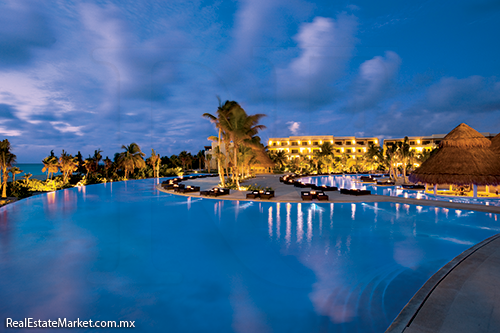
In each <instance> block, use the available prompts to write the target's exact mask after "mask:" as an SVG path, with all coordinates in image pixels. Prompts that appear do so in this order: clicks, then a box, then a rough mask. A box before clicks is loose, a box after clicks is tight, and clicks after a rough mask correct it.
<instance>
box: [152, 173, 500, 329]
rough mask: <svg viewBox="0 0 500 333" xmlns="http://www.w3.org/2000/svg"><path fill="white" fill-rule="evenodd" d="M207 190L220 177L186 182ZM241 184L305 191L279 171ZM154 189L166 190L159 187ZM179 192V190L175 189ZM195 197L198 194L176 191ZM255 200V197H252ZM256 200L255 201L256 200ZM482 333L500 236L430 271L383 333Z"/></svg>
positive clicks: (282, 193)
mask: <svg viewBox="0 0 500 333" xmlns="http://www.w3.org/2000/svg"><path fill="white" fill-rule="evenodd" d="M184 183H185V184H187V185H196V186H200V187H201V190H206V189H211V188H212V187H214V186H217V184H218V183H219V179H218V178H215V177H214V178H201V179H194V180H189V181H185V182H184ZM245 184H257V185H259V186H262V187H272V188H273V189H274V190H275V197H274V198H272V199H271V200H269V201H275V202H302V200H301V198H300V192H301V191H304V190H306V191H307V189H303V188H298V187H294V186H293V185H286V184H283V183H280V182H279V176H278V175H260V176H257V177H256V178H254V179H251V180H249V181H248V182H247V183H245ZM158 189H159V190H160V191H163V192H168V193H174V192H172V191H166V190H164V189H162V188H161V187H160V186H158ZM246 193H248V192H247V191H241V192H240V191H231V194H230V195H225V196H221V197H217V198H210V197H204V198H208V199H214V200H242V201H246V200H249V199H246V198H245V197H246ZM326 193H327V194H328V196H329V199H330V200H329V201H322V202H332V203H335V202H398V203H403V204H412V205H420V206H433V207H444V208H450V209H460V210H474V211H481V212H487V213H495V214H498V213H500V207H494V206H486V205H476V204H467V203H455V202H447V201H434V200H424V199H420V200H419V199H410V198H400V197H390V196H382V195H366V196H352V195H344V194H340V192H338V191H335V192H326ZM175 194H178V193H175ZM179 195H186V196H196V197H199V196H200V194H199V193H190V194H179ZM252 200H253V199H252ZM259 200H260V199H257V200H253V201H259ZM265 201H268V200H265ZM396 332H397V333H400V332H404V333H431V332H432V333H435V332H438V333H462V332H463V333H476V332H477V333H482V332H500V234H499V235H496V236H493V237H491V238H489V239H487V240H485V241H483V242H481V243H479V244H476V245H475V246H473V247H472V248H470V249H468V250H466V251H464V252H463V253H462V254H460V255H459V256H457V257H456V258H455V259H453V260H452V261H450V262H449V263H448V264H446V265H445V266H444V267H443V268H441V269H440V270H439V271H438V272H437V273H436V274H434V275H433V276H432V277H431V278H430V279H429V280H428V281H427V282H426V283H425V285H424V286H423V287H422V288H421V289H420V290H419V291H418V292H417V293H416V294H415V296H414V297H413V298H412V299H411V300H410V302H409V303H408V304H407V305H406V306H405V308H404V309H403V310H402V311H401V313H400V314H399V316H398V317H397V318H396V319H395V320H394V322H393V323H392V325H391V326H390V327H389V328H388V329H387V331H386V333H396Z"/></svg>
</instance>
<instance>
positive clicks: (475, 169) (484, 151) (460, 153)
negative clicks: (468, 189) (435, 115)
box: [410, 123, 500, 185]
mask: <svg viewBox="0 0 500 333" xmlns="http://www.w3.org/2000/svg"><path fill="white" fill-rule="evenodd" d="M490 145H491V141H490V140H488V139H487V138H485V137H484V136H483V135H482V134H481V133H479V132H477V131H476V130H475V129H473V128H471V127H469V126H467V125H466V124H463V123H462V124H460V125H458V126H457V127H455V129H453V130H452V131H451V132H450V133H448V135H446V136H445V137H444V139H443V140H442V141H441V143H440V145H439V150H438V152H437V153H436V154H435V155H433V156H431V157H430V158H429V159H428V160H427V161H425V162H424V163H422V165H421V166H420V167H419V168H417V169H416V170H415V171H414V172H413V173H412V174H411V175H410V180H411V181H413V182H423V183H428V184H457V185H465V184H476V185H497V184H500V155H496V154H495V153H493V151H492V150H491V149H490Z"/></svg>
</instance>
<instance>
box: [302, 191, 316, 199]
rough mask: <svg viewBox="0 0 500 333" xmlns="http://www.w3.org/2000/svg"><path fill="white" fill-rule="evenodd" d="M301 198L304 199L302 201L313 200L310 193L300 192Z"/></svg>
mask: <svg viewBox="0 0 500 333" xmlns="http://www.w3.org/2000/svg"><path fill="white" fill-rule="evenodd" d="M300 197H301V198H302V200H312V199H313V197H312V194H311V192H309V191H302V192H300Z"/></svg>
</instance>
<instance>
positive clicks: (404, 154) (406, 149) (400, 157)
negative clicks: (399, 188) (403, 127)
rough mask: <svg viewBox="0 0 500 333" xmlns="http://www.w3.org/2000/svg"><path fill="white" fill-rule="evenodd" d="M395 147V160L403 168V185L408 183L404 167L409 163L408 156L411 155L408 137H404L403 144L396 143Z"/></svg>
mask: <svg viewBox="0 0 500 333" xmlns="http://www.w3.org/2000/svg"><path fill="white" fill-rule="evenodd" d="M396 147H397V150H396V159H397V161H398V162H399V163H401V165H402V168H403V181H404V182H405V183H408V179H407V177H406V166H407V165H408V163H409V159H410V155H411V152H410V144H409V142H408V137H407V136H405V138H404V140H403V142H398V143H397V145H396Z"/></svg>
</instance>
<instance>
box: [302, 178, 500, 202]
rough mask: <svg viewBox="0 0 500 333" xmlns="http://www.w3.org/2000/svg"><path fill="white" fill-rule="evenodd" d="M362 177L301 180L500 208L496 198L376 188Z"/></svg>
mask: <svg viewBox="0 0 500 333" xmlns="http://www.w3.org/2000/svg"><path fill="white" fill-rule="evenodd" d="M361 176H368V174H358V175H332V176H314V177H303V178H301V180H302V181H303V182H304V183H312V184H316V185H328V186H337V187H338V188H347V189H360V190H370V191H371V192H372V194H377V195H388V196H391V197H402V198H413V199H425V200H438V201H448V202H458V203H471V204H478V205H486V206H500V199H495V198H476V199H474V198H471V197H453V196H443V195H433V194H428V193H425V192H424V191H423V190H421V191H416V190H404V189H403V188H402V187H401V186H376V185H373V184H371V183H362V182H360V181H359V178H360V177H361Z"/></svg>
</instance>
